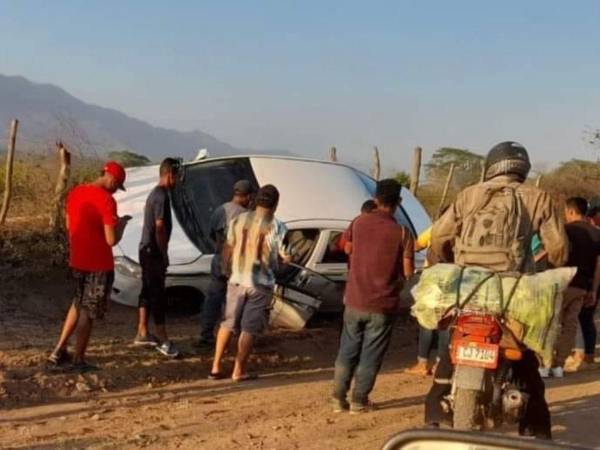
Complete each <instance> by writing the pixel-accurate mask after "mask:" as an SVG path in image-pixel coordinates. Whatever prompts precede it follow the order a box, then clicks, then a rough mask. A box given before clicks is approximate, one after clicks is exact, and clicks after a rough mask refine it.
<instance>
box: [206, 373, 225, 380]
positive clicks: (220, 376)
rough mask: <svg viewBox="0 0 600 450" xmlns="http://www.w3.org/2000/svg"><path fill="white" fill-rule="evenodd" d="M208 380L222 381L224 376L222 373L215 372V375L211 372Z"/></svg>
mask: <svg viewBox="0 0 600 450" xmlns="http://www.w3.org/2000/svg"><path fill="white" fill-rule="evenodd" d="M208 379H209V380H213V381H215V380H224V379H225V375H224V374H223V373H221V372H215V373H213V372H211V373H210V374H209V375H208Z"/></svg>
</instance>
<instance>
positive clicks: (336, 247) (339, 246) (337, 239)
mask: <svg viewBox="0 0 600 450" xmlns="http://www.w3.org/2000/svg"><path fill="white" fill-rule="evenodd" d="M347 262H348V255H346V252H344V248H343V242H342V232H341V231H332V232H330V233H329V241H328V242H327V248H326V249H325V254H324V255H323V260H322V261H321V264H345V263H347Z"/></svg>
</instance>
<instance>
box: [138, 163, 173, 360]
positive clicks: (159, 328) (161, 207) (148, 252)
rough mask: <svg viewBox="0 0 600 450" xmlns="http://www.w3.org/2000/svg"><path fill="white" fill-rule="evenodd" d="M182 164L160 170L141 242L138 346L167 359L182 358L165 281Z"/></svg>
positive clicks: (169, 165)
mask: <svg viewBox="0 0 600 450" xmlns="http://www.w3.org/2000/svg"><path fill="white" fill-rule="evenodd" d="M178 169H179V162H178V161H177V160H175V159H173V158H167V159H165V160H164V161H163V162H162V163H161V165H160V169H159V174H160V180H159V182H158V185H157V186H156V187H155V188H154V189H152V192H150V195H149V196H148V199H147V200H146V207H145V208H144V227H143V229H142V239H141V241H140V248H139V258H140V265H141V266H142V292H141V293H140V300H139V321H138V332H137V336H136V338H135V340H134V344H135V345H140V346H152V347H156V349H157V350H158V351H159V352H160V353H162V354H163V355H165V356H169V357H171V358H175V357H177V356H178V355H179V352H178V350H177V349H176V348H175V346H174V345H173V343H172V342H171V341H169V338H168V336H167V330H166V327H165V313H166V307H167V295H166V289H165V278H166V275H167V267H169V254H168V249H169V239H170V238H171V231H172V229H173V219H172V215H171V201H170V198H169V191H170V190H171V189H173V187H175V183H176V182H177V171H178ZM149 311H152V315H153V317H154V325H155V327H154V332H155V334H156V336H153V335H152V334H150V333H149V332H148V313H149Z"/></svg>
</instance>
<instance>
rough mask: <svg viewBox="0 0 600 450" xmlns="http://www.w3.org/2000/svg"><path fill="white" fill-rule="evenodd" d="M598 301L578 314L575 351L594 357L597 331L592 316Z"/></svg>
mask: <svg viewBox="0 0 600 450" xmlns="http://www.w3.org/2000/svg"><path fill="white" fill-rule="evenodd" d="M597 306H598V301H596V303H595V304H594V305H593V306H585V307H583V308H581V312H580V313H579V325H580V329H579V330H578V332H577V343H576V345H575V348H576V349H578V350H579V349H583V350H585V354H586V355H594V354H595V353H596V340H597V335H598V333H597V331H596V323H595V321H594V316H595V314H596V307H597Z"/></svg>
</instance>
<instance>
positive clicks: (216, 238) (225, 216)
mask: <svg viewBox="0 0 600 450" xmlns="http://www.w3.org/2000/svg"><path fill="white" fill-rule="evenodd" d="M251 193H252V185H251V184H250V182H249V181H248V180H240V181H238V182H237V183H235V184H234V186H233V198H232V199H231V201H229V202H227V203H225V204H223V205H221V206H219V207H218V208H217V209H215V210H214V212H213V213H212V216H211V217H210V223H209V227H210V238H211V239H212V240H213V242H214V245H215V254H214V257H213V260H212V264H211V271H210V272H211V282H210V286H209V288H208V295H207V296H206V299H205V300H204V306H203V308H202V331H201V333H200V342H199V343H198V346H199V347H201V348H210V349H212V347H213V346H214V344H215V334H214V331H215V327H216V325H217V324H218V323H219V322H220V319H221V316H222V310H223V305H224V303H225V296H226V294H227V273H225V270H224V268H223V267H222V261H221V252H222V250H223V245H224V243H225V240H226V236H227V226H228V225H229V224H230V223H231V221H232V220H233V219H235V218H236V217H237V216H239V215H240V214H241V213H243V212H245V211H246V209H247V208H248V205H249V204H250V194H251Z"/></svg>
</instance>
